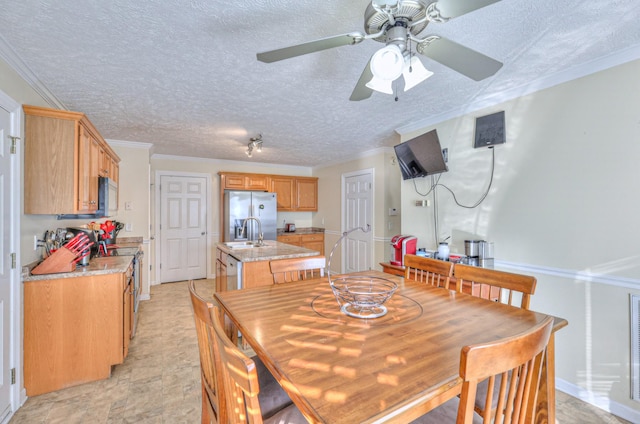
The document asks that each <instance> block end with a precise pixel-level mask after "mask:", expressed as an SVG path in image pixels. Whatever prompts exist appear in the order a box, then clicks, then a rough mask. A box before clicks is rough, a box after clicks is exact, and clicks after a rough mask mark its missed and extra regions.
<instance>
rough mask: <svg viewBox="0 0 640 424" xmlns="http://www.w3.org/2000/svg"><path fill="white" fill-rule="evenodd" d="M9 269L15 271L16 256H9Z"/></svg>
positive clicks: (13, 254)
mask: <svg viewBox="0 0 640 424" xmlns="http://www.w3.org/2000/svg"><path fill="white" fill-rule="evenodd" d="M11 269H16V254H15V253H12V254H11Z"/></svg>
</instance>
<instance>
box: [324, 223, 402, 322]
mask: <svg viewBox="0 0 640 424" xmlns="http://www.w3.org/2000/svg"><path fill="white" fill-rule="evenodd" d="M356 230H361V231H363V232H365V233H366V232H369V231H370V230H371V227H370V226H369V225H368V224H367V228H366V229H365V228H363V227H356V228H352V229H351V230H349V231H345V232H344V233H342V236H341V237H340V238H339V239H338V241H336V244H335V245H334V246H333V249H331V253H330V254H329V262H328V264H327V276H328V278H329V284H330V285H331V290H332V291H333V294H334V296H335V297H336V300H337V301H338V305H339V306H340V311H341V312H342V313H343V314H346V315H349V316H352V317H355V318H378V317H381V316H384V315H385V314H386V313H387V307H386V306H384V304H385V303H386V302H387V301H388V300H389V299H391V296H393V294H394V293H395V291H396V290H397V289H398V285H397V284H396V283H394V282H393V281H391V280H387V279H386V278H381V277H375V276H369V275H364V274H363V275H354V274H349V275H338V276H334V275H332V273H331V259H332V257H333V253H334V252H335V250H336V248H337V247H338V246H339V245H340V244H341V243H342V240H343V239H344V238H345V237H346V236H347V235H349V233H351V232H353V231H356Z"/></svg>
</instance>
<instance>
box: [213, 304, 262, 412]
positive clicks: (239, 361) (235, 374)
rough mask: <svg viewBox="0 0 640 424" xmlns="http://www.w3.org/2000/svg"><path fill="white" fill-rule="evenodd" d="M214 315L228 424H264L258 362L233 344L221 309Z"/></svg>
mask: <svg viewBox="0 0 640 424" xmlns="http://www.w3.org/2000/svg"><path fill="white" fill-rule="evenodd" d="M211 314H212V316H213V327H212V333H213V338H214V349H215V353H216V354H217V356H218V357H219V358H220V363H221V365H222V366H221V368H220V374H221V375H222V379H221V380H222V390H221V391H222V392H224V393H225V396H224V397H225V399H226V402H227V403H226V407H227V413H228V417H229V421H228V422H229V423H234V424H236V423H237V424H242V423H247V424H262V412H261V409H260V403H259V401H258V393H259V392H260V385H259V382H258V373H257V371H256V365H255V362H253V361H252V360H251V359H250V358H249V357H248V356H247V355H245V354H244V353H242V351H241V350H240V349H238V348H237V347H236V346H235V345H234V344H233V343H232V342H231V340H229V338H228V337H227V334H226V333H225V330H224V326H223V325H222V323H221V321H220V318H219V308H218V307H216V306H214V307H213V310H212V312H211Z"/></svg>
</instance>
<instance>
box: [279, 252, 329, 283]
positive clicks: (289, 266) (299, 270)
mask: <svg viewBox="0 0 640 424" xmlns="http://www.w3.org/2000/svg"><path fill="white" fill-rule="evenodd" d="M269 266H270V268H271V274H272V275H273V282H274V284H279V283H289V282H293V281H300V280H308V279H311V278H317V277H324V269H325V267H326V258H325V257H324V256H307V257H302V258H291V259H280V260H277V261H271V262H269Z"/></svg>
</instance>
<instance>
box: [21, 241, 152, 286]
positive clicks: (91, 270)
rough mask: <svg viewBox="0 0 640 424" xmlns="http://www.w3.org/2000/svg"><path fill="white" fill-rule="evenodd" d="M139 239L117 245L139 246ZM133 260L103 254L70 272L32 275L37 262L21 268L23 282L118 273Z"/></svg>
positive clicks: (123, 270)
mask: <svg viewBox="0 0 640 424" xmlns="http://www.w3.org/2000/svg"><path fill="white" fill-rule="evenodd" d="M141 241H142V240H140V242H138V241H137V240H135V238H132V240H123V241H122V242H118V247H138V248H140V244H141ZM131 261H133V256H129V255H122V256H103V257H95V258H93V259H91V260H90V261H89V265H87V266H78V267H76V269H75V271H71V272H58V273H55V274H39V275H32V274H31V270H32V269H33V268H35V266H36V265H37V263H33V264H30V265H28V266H27V267H25V268H27V269H26V273H25V272H24V271H25V270H24V269H23V278H22V281H23V282H29V281H43V280H55V279H58V278H76V277H87V276H90V275H102V274H120V273H123V272H126V271H127V268H129V265H131Z"/></svg>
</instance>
